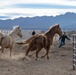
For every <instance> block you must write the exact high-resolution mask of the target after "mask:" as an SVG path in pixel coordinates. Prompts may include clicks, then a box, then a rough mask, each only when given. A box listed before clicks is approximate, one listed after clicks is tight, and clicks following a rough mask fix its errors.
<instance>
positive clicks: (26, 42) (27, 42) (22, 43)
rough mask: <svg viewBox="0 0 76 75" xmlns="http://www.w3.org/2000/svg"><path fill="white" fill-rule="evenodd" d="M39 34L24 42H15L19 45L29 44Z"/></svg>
mask: <svg viewBox="0 0 76 75" xmlns="http://www.w3.org/2000/svg"><path fill="white" fill-rule="evenodd" d="M36 37H37V36H36V35H35V36H32V37H31V38H29V39H27V40H24V41H23V42H15V43H16V44H18V45H25V44H29V43H30V42H31V41H32V40H33V39H35V38H36Z"/></svg>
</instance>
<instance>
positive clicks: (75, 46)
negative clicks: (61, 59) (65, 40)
mask: <svg viewBox="0 0 76 75" xmlns="http://www.w3.org/2000/svg"><path fill="white" fill-rule="evenodd" d="M75 67H76V34H73V70H75Z"/></svg>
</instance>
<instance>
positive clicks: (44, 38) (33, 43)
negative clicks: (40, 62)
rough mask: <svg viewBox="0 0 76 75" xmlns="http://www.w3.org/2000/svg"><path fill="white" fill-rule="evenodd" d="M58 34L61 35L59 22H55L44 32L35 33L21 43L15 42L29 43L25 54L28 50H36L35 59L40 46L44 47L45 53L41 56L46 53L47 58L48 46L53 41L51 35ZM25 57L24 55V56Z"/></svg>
mask: <svg viewBox="0 0 76 75" xmlns="http://www.w3.org/2000/svg"><path fill="white" fill-rule="evenodd" d="M56 33H57V34H58V35H60V36H62V30H61V28H60V26H59V24H55V25H54V26H52V27H51V28H50V29H49V30H48V31H46V32H45V33H44V34H37V35H34V36H32V37H31V38H29V39H28V40H26V41H23V42H22V43H18V42H17V44H27V43H28V44H29V47H28V49H27V51H26V54H25V56H27V55H28V53H29V51H35V50H36V59H37V58H38V53H39V51H40V50H41V49H42V48H45V50H46V54H45V55H44V56H42V57H45V56H46V55H47V59H49V56H48V53H49V49H50V46H51V45H52V42H53V37H54V35H55V34H56ZM24 58H25V57H24Z"/></svg>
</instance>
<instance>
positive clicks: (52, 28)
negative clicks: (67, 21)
mask: <svg viewBox="0 0 76 75" xmlns="http://www.w3.org/2000/svg"><path fill="white" fill-rule="evenodd" d="M56 27H59V24H55V25H53V26H51V27H50V28H49V30H48V31H46V32H45V34H46V33H47V32H50V30H51V31H52V30H54V29H55V28H56Z"/></svg>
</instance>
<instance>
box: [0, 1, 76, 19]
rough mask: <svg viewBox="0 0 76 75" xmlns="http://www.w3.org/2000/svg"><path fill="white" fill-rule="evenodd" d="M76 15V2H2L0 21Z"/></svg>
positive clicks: (0, 4) (0, 5) (0, 2)
mask: <svg viewBox="0 0 76 75" xmlns="http://www.w3.org/2000/svg"><path fill="white" fill-rule="evenodd" d="M66 12H74V13H76V0H0V19H3V20H5V19H15V18H19V17H35V16H56V15H60V14H65V13H66Z"/></svg>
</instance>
